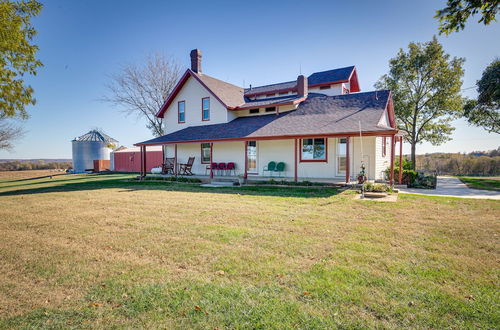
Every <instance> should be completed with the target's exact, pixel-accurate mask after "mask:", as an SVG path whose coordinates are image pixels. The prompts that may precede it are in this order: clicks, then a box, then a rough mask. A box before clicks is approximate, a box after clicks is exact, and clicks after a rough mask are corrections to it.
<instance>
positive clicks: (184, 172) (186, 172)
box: [179, 157, 194, 175]
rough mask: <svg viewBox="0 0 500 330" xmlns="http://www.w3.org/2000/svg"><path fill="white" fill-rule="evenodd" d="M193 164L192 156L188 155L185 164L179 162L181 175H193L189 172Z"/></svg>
mask: <svg viewBox="0 0 500 330" xmlns="http://www.w3.org/2000/svg"><path fill="white" fill-rule="evenodd" d="M193 164H194V157H189V159H188V162H187V163H186V164H179V171H180V172H181V173H180V174H181V175H194V174H193V172H191V169H192V168H193Z"/></svg>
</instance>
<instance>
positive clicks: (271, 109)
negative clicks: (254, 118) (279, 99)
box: [266, 107, 276, 112]
mask: <svg viewBox="0 0 500 330" xmlns="http://www.w3.org/2000/svg"><path fill="white" fill-rule="evenodd" d="M266 112H276V107H269V108H266Z"/></svg>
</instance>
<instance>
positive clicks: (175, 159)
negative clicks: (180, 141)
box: [174, 143, 177, 176]
mask: <svg viewBox="0 0 500 330" xmlns="http://www.w3.org/2000/svg"><path fill="white" fill-rule="evenodd" d="M174 175H175V176H177V143H176V144H174Z"/></svg>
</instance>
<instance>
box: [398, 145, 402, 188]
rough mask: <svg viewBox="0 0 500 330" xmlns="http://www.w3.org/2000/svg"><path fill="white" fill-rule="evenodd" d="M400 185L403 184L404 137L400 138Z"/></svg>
mask: <svg viewBox="0 0 500 330" xmlns="http://www.w3.org/2000/svg"><path fill="white" fill-rule="evenodd" d="M398 183H399V184H403V137H402V136H400V137H399V178H398Z"/></svg>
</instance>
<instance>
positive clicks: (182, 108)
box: [177, 101, 186, 124]
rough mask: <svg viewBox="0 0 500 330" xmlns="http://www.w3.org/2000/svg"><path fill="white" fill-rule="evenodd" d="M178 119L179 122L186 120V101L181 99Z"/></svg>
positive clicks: (178, 105) (178, 107)
mask: <svg viewBox="0 0 500 330" xmlns="http://www.w3.org/2000/svg"><path fill="white" fill-rule="evenodd" d="M177 121H178V122H179V124H182V123H185V122H186V102H185V101H179V103H177Z"/></svg>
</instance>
